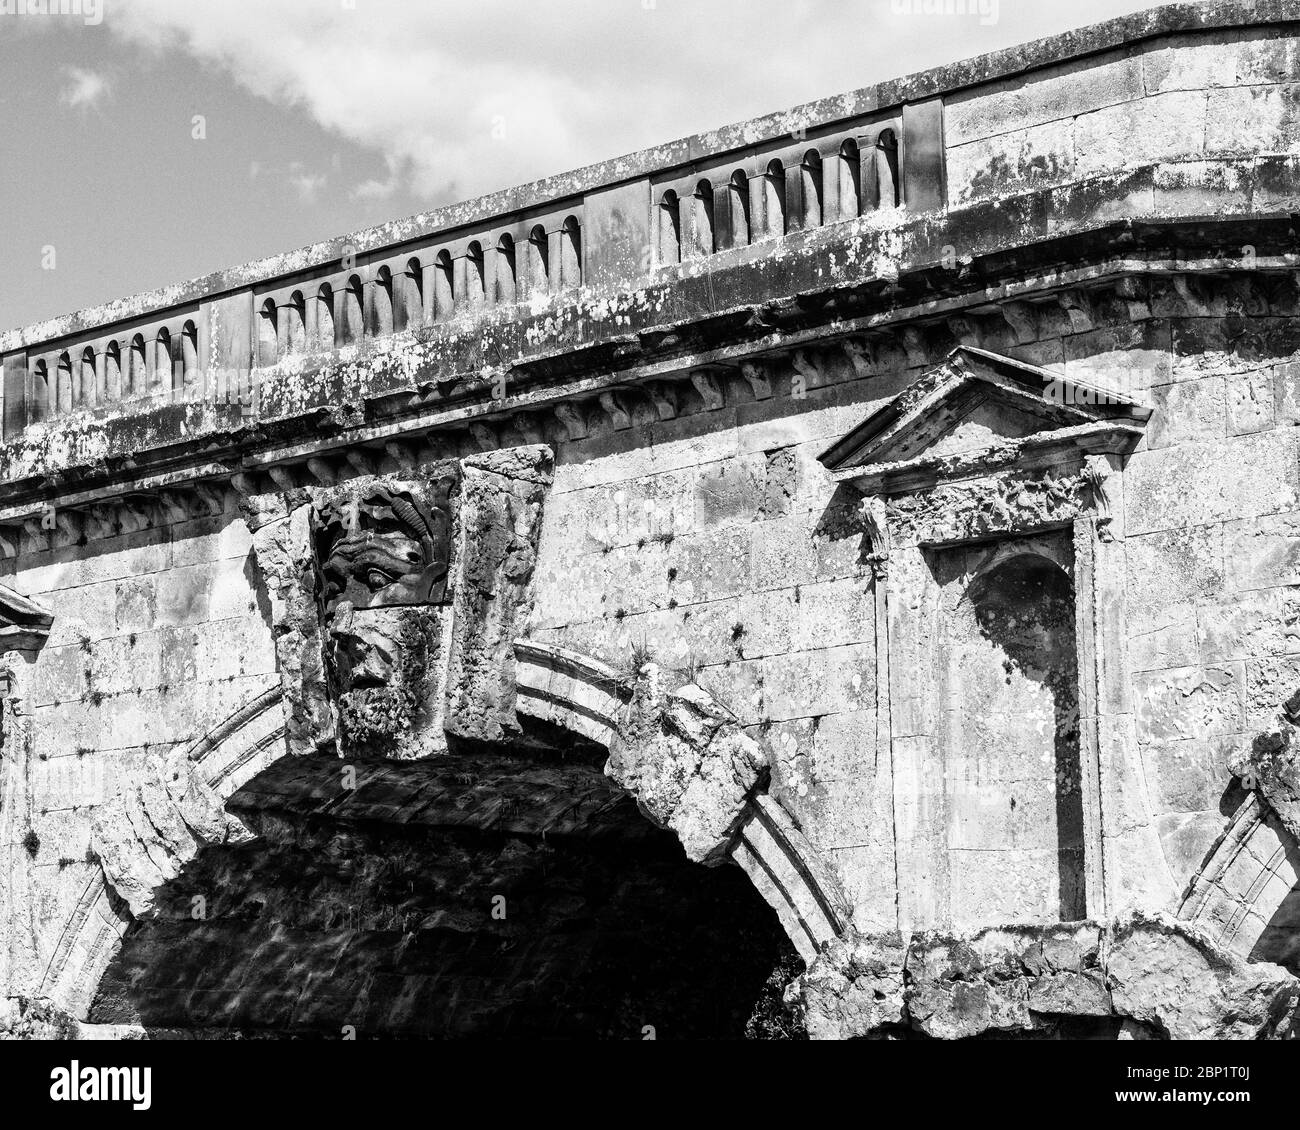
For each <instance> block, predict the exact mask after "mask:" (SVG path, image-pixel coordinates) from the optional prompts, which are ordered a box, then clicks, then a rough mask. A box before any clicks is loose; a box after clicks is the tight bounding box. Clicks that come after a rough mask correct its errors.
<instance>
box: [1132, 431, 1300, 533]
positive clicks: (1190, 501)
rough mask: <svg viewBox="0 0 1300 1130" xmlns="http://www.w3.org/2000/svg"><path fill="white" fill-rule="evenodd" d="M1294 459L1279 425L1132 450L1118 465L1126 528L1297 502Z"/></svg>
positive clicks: (1270, 510) (1299, 471)
mask: <svg viewBox="0 0 1300 1130" xmlns="http://www.w3.org/2000/svg"><path fill="white" fill-rule="evenodd" d="M1298 494H1300V467H1298V466H1297V461H1296V452H1295V439H1294V437H1293V436H1291V435H1290V434H1289V433H1286V432H1263V433H1260V434H1259V435H1254V436H1240V437H1238V438H1236V439H1234V440H1232V441H1230V442H1226V443H1217V444H1209V443H1205V444H1200V443H1198V444H1182V445H1180V446H1178V447H1173V448H1168V449H1165V450H1163V451H1138V452H1136V453H1134V454H1133V455H1132V456H1131V457H1130V459H1129V464H1128V469H1127V471H1126V473H1125V484H1124V506H1125V518H1126V528H1127V530H1128V532H1129V534H1141V533H1146V532H1148V531H1151V530H1170V529H1177V528H1179V527H1183V526H1200V525H1206V524H1209V523H1212V522H1223V521H1231V520H1234V519H1240V518H1250V517H1257V516H1260V515H1266V514H1279V513H1285V512H1287V511H1290V510H1294V509H1295V508H1296V503H1297V496H1298Z"/></svg>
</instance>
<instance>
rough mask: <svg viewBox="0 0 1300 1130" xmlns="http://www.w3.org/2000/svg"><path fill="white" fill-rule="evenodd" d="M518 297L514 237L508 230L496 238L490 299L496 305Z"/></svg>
mask: <svg viewBox="0 0 1300 1130" xmlns="http://www.w3.org/2000/svg"><path fill="white" fill-rule="evenodd" d="M517 297H518V283H517V278H516V274H515V237H514V236H513V235H511V234H510V233H509V232H505V233H503V234H502V236H501V238H500V239H499V240H497V256H496V266H495V270H493V272H492V301H493V302H495V303H497V304H498V305H504V304H509V303H513V302H514V301H515V300H516V299H517Z"/></svg>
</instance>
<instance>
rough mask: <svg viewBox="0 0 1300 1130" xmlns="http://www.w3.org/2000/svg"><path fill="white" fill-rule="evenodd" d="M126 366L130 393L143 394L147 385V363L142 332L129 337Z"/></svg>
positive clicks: (134, 394) (134, 395) (133, 394)
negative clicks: (128, 352) (129, 343)
mask: <svg viewBox="0 0 1300 1130" xmlns="http://www.w3.org/2000/svg"><path fill="white" fill-rule="evenodd" d="M127 368H128V372H127V384H128V385H129V386H130V390H131V395H132V396H133V397H136V396H143V395H144V394H145V391H146V390H147V389H148V387H149V364H148V356H147V350H146V349H145V344H144V335H143V334H136V335H135V337H133V338H132V339H131V351H130V355H129V356H128V358H127Z"/></svg>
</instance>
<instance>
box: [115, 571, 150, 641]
mask: <svg viewBox="0 0 1300 1130" xmlns="http://www.w3.org/2000/svg"><path fill="white" fill-rule="evenodd" d="M115 600H116V615H115V617H114V625H115V627H116V629H117V631H118V632H120V633H127V632H143V631H148V630H149V629H150V628H152V627H153V626H154V622H155V620H156V619H157V606H158V594H157V582H156V580H155V578H154V577H152V576H145V577H131V578H129V579H127V580H124V581H119V582H118V583H117V591H116V597H115Z"/></svg>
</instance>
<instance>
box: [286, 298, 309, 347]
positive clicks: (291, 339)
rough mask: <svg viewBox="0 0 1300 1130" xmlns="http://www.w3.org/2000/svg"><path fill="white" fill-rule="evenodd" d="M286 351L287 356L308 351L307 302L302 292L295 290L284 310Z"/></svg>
mask: <svg viewBox="0 0 1300 1130" xmlns="http://www.w3.org/2000/svg"><path fill="white" fill-rule="evenodd" d="M284 319H285V326H284V331H283V332H284V349H285V353H286V354H297V353H305V352H306V351H307V300H306V299H305V298H304V297H303V294H302V291H300V290H295V291H294V292H293V293H292V294H291V295H289V301H288V303H287V304H286V305H285V308H284Z"/></svg>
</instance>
